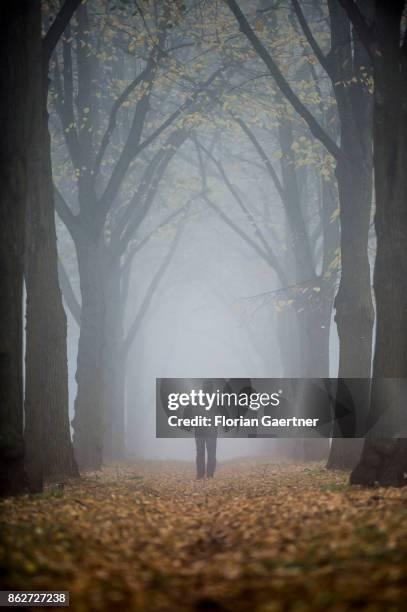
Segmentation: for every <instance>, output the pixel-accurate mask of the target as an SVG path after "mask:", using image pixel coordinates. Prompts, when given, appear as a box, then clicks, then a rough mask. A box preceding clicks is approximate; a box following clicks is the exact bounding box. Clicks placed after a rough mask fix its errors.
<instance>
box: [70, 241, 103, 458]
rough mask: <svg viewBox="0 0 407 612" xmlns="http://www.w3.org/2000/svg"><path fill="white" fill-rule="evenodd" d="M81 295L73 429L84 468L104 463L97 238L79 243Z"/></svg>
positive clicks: (101, 295)
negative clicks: (76, 389) (76, 388)
mask: <svg viewBox="0 0 407 612" xmlns="http://www.w3.org/2000/svg"><path fill="white" fill-rule="evenodd" d="M76 249H77V256H78V267H79V275H80V286H81V296H82V309H81V329H80V336H79V345H78V364H77V371H76V381H77V383H78V391H77V396H76V399H75V416H74V419H73V421H72V426H73V428H74V449H75V457H76V460H77V462H78V465H79V468H80V469H81V470H86V469H88V470H99V469H101V466H102V449H103V429H102V405H101V394H102V360H103V349H104V341H105V300H104V290H103V278H102V272H101V258H100V253H99V245H98V243H97V241H93V242H92V241H91V240H86V242H85V241H83V242H81V241H80V239H78V241H77V244H76Z"/></svg>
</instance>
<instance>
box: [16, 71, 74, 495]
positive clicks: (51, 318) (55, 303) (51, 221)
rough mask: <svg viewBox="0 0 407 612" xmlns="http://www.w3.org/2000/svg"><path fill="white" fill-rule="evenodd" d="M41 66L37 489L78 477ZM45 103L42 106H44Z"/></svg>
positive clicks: (32, 276)
mask: <svg viewBox="0 0 407 612" xmlns="http://www.w3.org/2000/svg"><path fill="white" fill-rule="evenodd" d="M41 68H42V67H41V64H39V65H38V66H36V70H37V72H38V78H39V87H38V92H37V98H36V99H35V101H33V104H38V106H39V118H38V121H37V123H36V124H35V126H34V129H33V133H34V138H33V140H32V144H31V156H32V159H33V164H32V167H31V168H30V173H29V177H28V180H29V188H30V189H29V198H28V205H27V232H26V266H25V271H26V288H27V314H26V317H27V328H26V393H25V417H26V428H25V441H26V465H27V472H28V476H29V480H30V482H31V483H32V486H33V487H34V488H35V489H38V482H39V478H40V471H41V470H42V472H43V476H44V478H45V479H47V480H61V479H62V480H63V479H65V478H71V477H75V476H78V470H77V467H76V464H75V460H74V456H73V447H72V442H71V434H70V426H69V403H68V364H67V348H66V338H67V323H66V314H65V310H64V308H63V304H62V296H61V291H60V288H59V282H58V263H57V262H58V254H57V246H56V230H55V213H54V200H53V184H52V168H51V158H50V137H49V132H48V112H47V107H46V105H47V75H43V74H42V69H41ZM41 101H42V102H41Z"/></svg>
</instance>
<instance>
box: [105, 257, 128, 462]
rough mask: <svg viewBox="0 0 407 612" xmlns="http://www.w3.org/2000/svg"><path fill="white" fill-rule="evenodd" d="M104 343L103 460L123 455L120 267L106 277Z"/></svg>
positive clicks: (114, 460) (121, 458)
mask: <svg viewBox="0 0 407 612" xmlns="http://www.w3.org/2000/svg"><path fill="white" fill-rule="evenodd" d="M105 287H106V342H105V347H104V352H103V387H102V389H103V462H104V463H112V462H118V461H122V460H123V459H124V457H125V403H124V395H125V367H126V365H125V362H126V358H125V355H124V354H123V303H122V299H121V297H122V295H121V270H120V268H117V269H116V268H115V269H114V270H111V271H110V274H109V275H108V278H106V283H105Z"/></svg>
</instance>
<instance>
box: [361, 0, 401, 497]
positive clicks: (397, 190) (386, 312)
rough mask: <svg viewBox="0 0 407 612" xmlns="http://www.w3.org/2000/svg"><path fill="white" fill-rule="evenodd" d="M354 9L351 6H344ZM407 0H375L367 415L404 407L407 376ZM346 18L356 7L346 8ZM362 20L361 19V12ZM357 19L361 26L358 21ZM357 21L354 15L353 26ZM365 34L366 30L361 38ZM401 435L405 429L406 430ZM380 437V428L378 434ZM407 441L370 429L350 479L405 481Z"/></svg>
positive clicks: (385, 482)
mask: <svg viewBox="0 0 407 612" xmlns="http://www.w3.org/2000/svg"><path fill="white" fill-rule="evenodd" d="M349 8H350V9H353V7H349ZM404 9H405V1H404V0H397V1H395V2H393V3H383V2H379V1H378V0H377V1H376V2H375V26H376V27H375V28H374V29H373V30H369V31H367V29H366V31H365V34H366V32H368V34H370V32H374V33H375V39H374V41H373V43H374V47H375V52H374V53H373V54H372V55H373V62H374V82H375V93H374V129H373V139H374V169H375V188H376V216H375V229H376V236H377V253H376V264H375V272H374V291H375V297H376V310H377V330H376V346H375V355H374V363H373V382H372V390H371V403H370V421H374V420H375V419H376V418H378V417H379V416H380V415H381V414H382V413H383V411H384V409H385V408H387V409H389V408H392V409H394V410H395V411H396V412H397V413H398V414H403V412H404V411H405V397H404V394H403V393H401V392H400V387H401V384H400V383H401V382H402V381H403V380H405V379H406V377H407V309H406V304H407V246H406V245H407V239H406V237H407V206H406V193H407V174H406V167H407V139H406V133H407V108H406V103H405V100H406V93H407V85H406V82H407V66H406V47H407V43H406V34H405V33H404V40H403V43H402V45H401V46H400V37H401V26H402V15H403V11H404ZM349 14H350V16H351V18H352V15H353V13H349ZM362 21H363V19H362ZM357 24H358V25H357ZM356 26H357V27H360V25H359V22H358V21H357V22H355V27H356ZM366 38H367V36H365V39H366ZM383 379H392V380H391V381H388V382H387V385H389V384H391V389H392V391H393V393H387V394H386V396H385V397H384V396H383V383H384V381H383ZM403 433H404V434H405V432H403ZM383 438H384V435H383ZM406 472H407V440H406V439H405V438H402V439H375V438H373V437H371V436H369V435H368V437H367V438H366V440H365V444H364V447H363V452H362V456H361V459H360V462H359V463H358V465H357V466H356V467H355V469H354V470H353V472H352V474H351V479H350V480H351V483H353V484H364V485H373V484H374V483H376V482H378V483H379V484H380V485H383V486H386V485H390V486H401V485H405V484H407V479H406V477H405V474H406Z"/></svg>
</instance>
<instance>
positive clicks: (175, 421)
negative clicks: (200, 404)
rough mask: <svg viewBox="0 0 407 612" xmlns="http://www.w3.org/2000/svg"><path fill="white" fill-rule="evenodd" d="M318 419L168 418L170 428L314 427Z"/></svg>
mask: <svg viewBox="0 0 407 612" xmlns="http://www.w3.org/2000/svg"><path fill="white" fill-rule="evenodd" d="M318 421H319V419H301V418H298V417H289V418H286V419H283V418H282V419H277V418H273V417H271V416H268V415H264V416H262V417H261V419H259V418H257V417H242V416H240V417H233V418H228V417H225V416H223V415H216V416H214V417H208V416H203V415H197V416H194V417H192V418H185V417H178V416H176V415H171V416H170V417H168V424H169V425H170V427H187V428H188V427H213V426H215V427H219V426H220V427H259V426H260V425H262V426H263V427H316V426H317V423H318Z"/></svg>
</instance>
